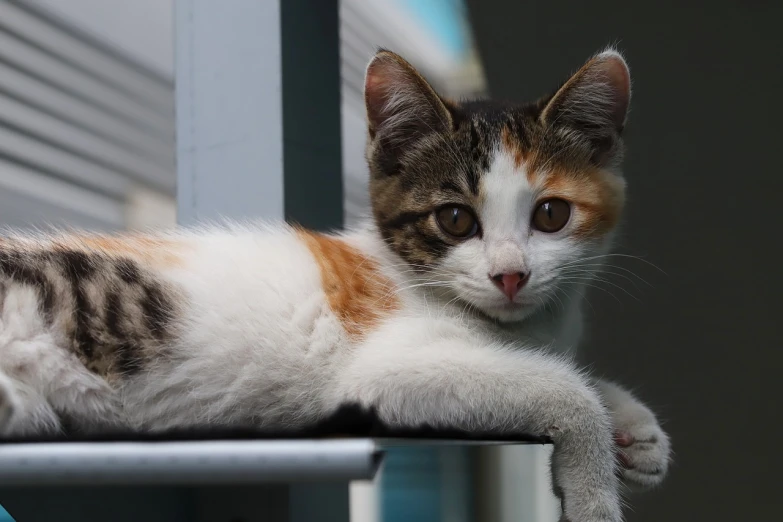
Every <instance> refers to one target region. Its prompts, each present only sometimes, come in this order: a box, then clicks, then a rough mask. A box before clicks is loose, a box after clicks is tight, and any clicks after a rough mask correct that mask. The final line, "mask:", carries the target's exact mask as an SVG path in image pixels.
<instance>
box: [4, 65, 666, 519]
mask: <svg viewBox="0 0 783 522" xmlns="http://www.w3.org/2000/svg"><path fill="white" fill-rule="evenodd" d="M365 98H366V105H367V114H368V123H369V140H368V146H367V159H368V162H369V165H370V171H371V182H370V190H371V196H372V209H373V215H374V220H373V222H372V223H369V224H368V225H367V226H366V227H364V228H362V229H359V230H357V231H352V232H347V233H344V234H337V235H325V234H315V233H311V232H308V231H305V230H300V229H296V228H292V227H288V226H284V225H276V226H262V225H256V226H239V225H229V226H226V227H224V228H204V229H193V230H180V231H177V232H173V233H160V234H150V235H125V236H96V235H88V234H75V233H70V234H62V235H49V236H31V235H13V236H10V237H5V238H4V239H2V240H0V291H1V293H0V307H1V308H0V429H1V430H2V432H3V433H4V434H6V435H12V436H20V435H22V436H24V435H36V434H43V433H52V432H58V431H59V430H61V429H62V428H63V425H64V423H67V424H68V426H69V427H70V428H74V427H75V428H77V429H81V430H94V429H102V428H108V427H124V428H132V429H140V430H147V431H158V430H164V429H170V428H183V427H188V426H200V425H203V424H205V423H206V424H209V425H212V426H223V427H231V426H247V425H252V426H258V427H280V426H285V427H305V426H308V425H310V424H312V423H314V422H316V421H318V420H320V419H323V418H325V417H327V416H329V415H330V414H331V413H332V412H334V411H336V410H337V409H338V408H339V407H340V406H341V405H345V404H359V405H361V406H363V407H367V408H374V409H375V410H376V411H377V414H378V415H379V416H380V418H381V420H383V421H384V422H385V423H387V424H389V425H391V426H402V427H411V426H417V425H420V424H423V423H426V424H429V425H433V426H436V427H442V428H456V429H464V430H480V431H482V432H487V431H491V430H503V431H508V430H513V431H516V432H520V433H533V434H542V435H547V436H550V437H551V438H552V439H553V441H554V444H555V451H554V456H553V479H554V481H555V484H556V489H557V490H558V491H559V493H560V494H561V496H562V498H563V506H564V513H565V516H566V517H567V518H568V519H569V520H571V521H573V522H599V521H602V522H609V521H612V522H616V521H619V520H621V518H622V516H621V510H620V498H619V494H618V479H617V474H621V475H622V477H624V478H625V479H626V480H627V481H628V482H629V483H632V484H638V485H643V486H651V485H655V484H658V483H659V482H660V481H661V480H662V478H663V476H664V474H665V473H666V470H667V462H668V458H669V443H668V439H667V437H666V435H665V434H664V432H663V431H662V430H661V429H660V427H659V425H658V423H657V421H656V419H655V417H654V415H653V414H652V413H651V412H650V410H649V409H648V408H646V407H645V406H644V405H642V404H641V403H640V402H638V401H637V400H636V399H635V398H633V397H632V396H631V395H630V394H629V393H628V392H626V391H624V390H622V389H621V388H619V387H617V386H615V385H612V384H609V383H601V382H597V383H596V382H591V381H590V380H589V379H588V378H587V377H586V376H585V375H584V374H583V373H582V372H580V371H579V370H577V369H576V368H575V367H574V366H573V365H572V364H571V362H569V360H568V359H567V358H566V357H565V356H563V355H562V353H561V354H558V353H557V352H558V351H560V352H562V351H564V350H567V349H568V348H569V347H571V346H573V345H575V344H576V342H577V341H578V338H579V334H580V325H581V321H580V311H579V310H580V295H581V291H582V290H583V287H584V285H585V284H586V283H588V281H589V279H588V278H587V277H584V276H582V277H572V276H568V274H569V273H573V272H569V269H571V268H573V267H577V266H579V267H581V270H582V271H581V272H580V273H581V274H585V273H586V272H585V271H586V270H592V269H595V268H596V261H595V260H596V259H599V258H597V257H596V256H600V255H602V254H603V253H605V252H606V251H607V249H608V247H609V243H610V240H611V236H612V231H613V230H614V228H615V226H616V224H617V221H618V219H619V217H620V212H621V209H622V206H623V194H624V186H625V183H624V181H623V178H622V176H621V173H620V171H619V165H620V159H621V153H622V142H621V138H620V136H621V134H622V130H623V126H624V123H625V118H626V112H627V110H628V103H629V98H630V77H629V73H628V68H627V66H626V64H625V62H624V60H623V59H622V57H621V56H620V55H619V54H618V53H616V52H614V51H606V52H603V53H601V54H598V55H597V56H595V57H593V58H592V59H591V60H590V61H588V62H587V64H586V65H585V66H584V67H582V68H581V69H580V70H579V71H578V72H577V73H576V74H575V75H574V76H572V77H571V78H570V79H569V80H568V81H567V82H565V83H564V84H563V85H562V87H561V88H560V89H558V90H557V91H556V92H555V93H554V94H553V95H551V96H549V97H547V98H544V99H542V100H541V101H539V102H537V103H534V104H530V105H522V106H513V105H501V104H493V103H489V102H468V103H457V102H453V101H448V100H445V99H443V98H442V97H440V96H439V95H438V94H436V93H435V91H434V90H433V89H432V88H431V87H430V85H429V84H428V83H427V82H426V81H425V80H424V79H423V78H422V77H421V76H420V75H419V74H418V73H417V72H416V71H415V70H414V68H413V67H412V66H411V65H409V64H408V63H407V62H406V61H404V60H403V59H402V58H400V57H399V56H397V55H395V54H393V53H391V52H387V51H380V52H379V53H378V54H377V55H376V56H375V57H374V59H373V60H372V62H371V63H370V65H369V67H368V69H367V75H366V90H365ZM585 260H592V261H585ZM547 349H548V351H547ZM618 451H619V452H621V455H622V460H623V462H624V464H625V465H624V466H622V467H618V464H617V460H618V458H617V454H618Z"/></svg>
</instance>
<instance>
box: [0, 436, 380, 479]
mask: <svg viewBox="0 0 783 522" xmlns="http://www.w3.org/2000/svg"><path fill="white" fill-rule="evenodd" d="M381 459H382V454H381V450H380V449H379V447H378V445H377V444H376V443H375V442H374V441H373V440H371V439H328V440H255V441H252V440H251V441H248V440H238V441H187V442H181V441H180V442H98V443H95V442H92V443H89V442H84V443H65V444H64V443H56V442H54V443H14V444H5V445H0V486H25V485H27V486H44V485H48V486H57V485H69V486H70V485H89V484H96V485H97V484H100V485H108V484H113V485H130V484H136V485H141V484H143V485H163V484H170V485H199V484H201V485H216V484H243V483H244V484H249V483H269V482H277V483H280V482H301V481H310V482H312V481H323V480H339V481H349V480H362V479H371V478H372V477H373V476H374V475H375V472H376V471H377V470H378V467H379V466H380V462H381Z"/></svg>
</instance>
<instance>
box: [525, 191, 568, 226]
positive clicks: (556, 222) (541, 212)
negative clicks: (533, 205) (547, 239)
mask: <svg viewBox="0 0 783 522" xmlns="http://www.w3.org/2000/svg"><path fill="white" fill-rule="evenodd" d="M570 217H571V205H569V204H568V203H567V202H565V201H563V200H562V199H548V200H546V201H544V202H543V203H541V204H540V205H538V208H537V209H536V211H535V212H534V213H533V227H535V228H536V229H538V230H540V231H541V232H547V233H552V232H557V231H558V230H560V229H562V228H563V227H564V226H566V223H568V219H569V218H570Z"/></svg>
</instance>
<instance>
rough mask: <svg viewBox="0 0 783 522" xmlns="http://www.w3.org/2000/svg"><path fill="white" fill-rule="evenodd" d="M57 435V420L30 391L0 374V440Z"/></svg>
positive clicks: (58, 428)
mask: <svg viewBox="0 0 783 522" xmlns="http://www.w3.org/2000/svg"><path fill="white" fill-rule="evenodd" d="M59 431H60V419H59V417H58V415H57V413H56V412H55V411H54V409H53V408H52V407H51V405H50V404H49V403H48V402H47V401H46V399H45V398H44V397H43V396H42V395H41V394H40V393H39V392H38V391H37V390H35V389H34V388H32V387H30V386H28V385H26V384H25V383H22V382H18V381H15V380H14V379H12V378H10V377H9V376H8V375H6V374H5V373H2V372H0V437H25V436H37V435H48V434H54V433H57V432H59Z"/></svg>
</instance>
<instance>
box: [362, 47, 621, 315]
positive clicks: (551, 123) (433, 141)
mask: <svg viewBox="0 0 783 522" xmlns="http://www.w3.org/2000/svg"><path fill="white" fill-rule="evenodd" d="M629 100H630V76H629V72H628V67H627V65H626V63H625V61H624V60H623V58H622V57H621V56H620V54H618V53H617V52H615V51H605V52H603V53H600V54H598V55H596V56H594V57H593V58H591V59H590V60H589V61H588V62H587V63H586V64H585V65H584V66H583V67H582V68H581V69H579V71H578V72H576V74H574V75H573V76H572V77H571V78H570V79H569V80H568V81H566V82H565V83H564V84H563V85H562V86H561V87H560V88H559V89H557V90H556V91H555V92H554V93H553V94H551V95H549V96H547V97H545V98H543V99H541V100H539V101H538V102H535V103H531V104H527V105H512V104H500V103H493V102H485V101H478V102H462V103H460V102H454V101H449V100H446V99H444V98H443V97H441V96H439V95H438V94H437V93H436V92H435V91H434V90H433V88H432V87H431V86H430V85H429V84H428V83H427V81H426V80H425V79H424V78H423V77H422V76H421V75H420V74H419V73H418V72H417V71H416V70H415V69H414V68H413V66H411V65H410V64H409V63H408V62H406V61H405V60H404V59H402V58H401V57H400V56H398V55H396V54H394V53H392V52H388V51H379V52H378V54H376V56H375V57H374V58H373V60H372V61H371V63H370V64H369V66H368V68H367V75H366V82H365V102H366V106H367V116H368V124H369V140H368V146H367V160H368V162H369V166H370V173H371V179H370V194H371V200H372V209H373V214H374V218H375V221H376V223H377V226H378V229H379V230H380V233H381V234H382V236H383V238H384V240H385V241H386V242H387V243H388V245H389V246H390V247H391V249H392V250H393V251H394V252H396V253H397V254H398V255H399V256H400V257H401V258H402V259H403V260H404V261H406V262H407V263H409V264H410V265H411V266H410V270H415V271H417V272H419V273H420V274H421V275H423V276H425V277H426V278H427V279H428V280H429V281H430V283H428V284H432V285H435V286H442V288H447V289H448V290H449V291H450V292H451V293H452V294H454V295H455V297H457V298H458V299H461V300H462V301H463V302H465V303H470V304H471V305H473V306H474V307H476V308H478V309H480V310H481V311H483V312H484V313H485V314H487V315H489V316H491V317H494V318H497V319H500V320H504V321H513V320H521V319H523V318H525V317H527V316H529V315H530V314H531V313H532V312H533V311H535V310H537V309H538V308H540V307H542V306H545V305H546V304H547V303H553V302H554V303H557V300H558V299H559V296H558V294H559V295H560V296H561V297H562V296H563V295H564V294H565V295H568V293H569V289H572V288H574V287H578V286H579V283H580V282H581V283H584V282H587V280H588V278H589V272H591V270H590V269H589V266H595V265H596V264H597V263H596V262H592V263H591V262H590V257H591V256H596V255H597V254H599V253H601V252H603V251H605V249H606V247H607V244H608V242H609V240H610V237H611V235H612V234H611V233H612V231H613V229H614V228H615V226H616V224H617V222H618V219H619V216H620V213H621V210H622V207H623V201H624V191H625V182H624V180H623V178H622V175H621V173H620V162H621V159H622V149H623V145H622V139H621V135H622V132H623V127H624V125H625V120H626V114H627V112H628V104H629Z"/></svg>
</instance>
